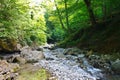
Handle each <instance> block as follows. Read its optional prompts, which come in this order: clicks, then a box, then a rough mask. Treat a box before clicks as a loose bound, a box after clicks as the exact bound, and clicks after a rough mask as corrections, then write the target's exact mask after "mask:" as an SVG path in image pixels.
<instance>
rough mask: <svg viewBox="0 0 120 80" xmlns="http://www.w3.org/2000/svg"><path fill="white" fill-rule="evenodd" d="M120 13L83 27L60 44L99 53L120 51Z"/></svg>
mask: <svg viewBox="0 0 120 80" xmlns="http://www.w3.org/2000/svg"><path fill="white" fill-rule="evenodd" d="M119 35H120V15H119V13H116V14H113V15H112V16H108V18H107V20H106V21H99V22H97V24H96V25H95V26H94V27H92V26H89V27H85V28H82V29H80V30H78V31H76V32H75V33H73V34H72V35H70V36H69V37H67V38H66V39H65V40H64V41H62V42H60V43H59V44H58V45H61V46H62V47H73V46H77V47H79V48H81V49H88V50H93V51H97V52H99V53H106V54H110V53H116V52H120V49H119V48H120V36H119Z"/></svg>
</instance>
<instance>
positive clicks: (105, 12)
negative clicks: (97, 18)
mask: <svg viewBox="0 0 120 80" xmlns="http://www.w3.org/2000/svg"><path fill="white" fill-rule="evenodd" d="M106 17H107V11H106V0H103V20H104V21H106Z"/></svg>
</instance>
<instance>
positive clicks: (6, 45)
mask: <svg viewBox="0 0 120 80" xmlns="http://www.w3.org/2000/svg"><path fill="white" fill-rule="evenodd" d="M16 46H17V41H16V40H15V39H9V38H4V39H0V51H1V52H2V51H3V52H12V51H17V47H16Z"/></svg>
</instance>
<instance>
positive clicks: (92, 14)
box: [84, 0, 96, 26]
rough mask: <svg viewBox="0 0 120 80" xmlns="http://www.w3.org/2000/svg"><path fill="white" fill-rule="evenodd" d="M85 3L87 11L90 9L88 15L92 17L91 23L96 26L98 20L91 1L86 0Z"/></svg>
mask: <svg viewBox="0 0 120 80" xmlns="http://www.w3.org/2000/svg"><path fill="white" fill-rule="evenodd" d="M84 2H85V4H86V6H87V9H88V13H89V16H90V21H91V23H92V25H93V26H94V25H95V24H96V20H95V16H94V13H93V10H92V8H91V0H84Z"/></svg>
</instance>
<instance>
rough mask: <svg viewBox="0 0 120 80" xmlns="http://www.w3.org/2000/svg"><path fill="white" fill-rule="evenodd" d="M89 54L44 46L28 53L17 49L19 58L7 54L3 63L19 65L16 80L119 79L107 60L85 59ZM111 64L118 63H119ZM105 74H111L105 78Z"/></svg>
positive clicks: (91, 57)
mask: <svg viewBox="0 0 120 80" xmlns="http://www.w3.org/2000/svg"><path fill="white" fill-rule="evenodd" d="M91 52H92V51H83V50H80V49H78V48H66V49H64V48H56V49H52V48H50V47H48V46H47V47H46V46H44V47H43V46H42V47H41V46H40V47H39V48H38V49H34V50H32V49H31V48H30V47H28V46H27V47H24V48H22V49H21V53H20V54H10V55H7V56H4V59H6V60H7V61H8V62H9V63H18V64H19V65H21V66H20V67H21V68H20V70H19V71H18V73H19V75H18V77H19V78H20V79H22V80H27V78H26V77H29V76H28V75H35V76H37V77H35V76H31V77H32V78H34V79H32V78H31V80H39V79H40V77H38V76H41V74H39V73H43V74H42V75H44V76H45V77H44V78H45V79H41V80H118V79H119V78H120V77H119V75H118V76H117V75H114V73H113V71H112V70H111V65H110V63H109V59H107V58H108V56H107V57H106V58H105V56H104V57H103V58H102V57H100V56H98V55H93V54H92V55H89V56H88V54H91ZM115 62H117V63H119V59H118V60H117V61H115ZM115 62H114V65H116V64H115ZM28 63H30V64H28ZM40 69H41V70H40ZM45 69H46V70H45ZM117 69H118V68H117ZM118 70H119V69H118ZM39 71H40V72H39ZM108 73H111V74H109V75H106V74H108ZM36 74H37V75H36ZM21 77H22V78H21ZM19 78H18V80H20V79H19ZM38 78H39V79H38ZM15 80H16V79H15Z"/></svg>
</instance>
